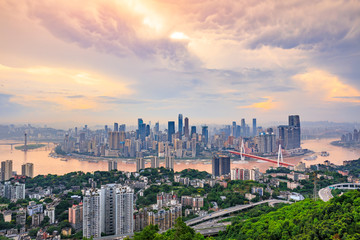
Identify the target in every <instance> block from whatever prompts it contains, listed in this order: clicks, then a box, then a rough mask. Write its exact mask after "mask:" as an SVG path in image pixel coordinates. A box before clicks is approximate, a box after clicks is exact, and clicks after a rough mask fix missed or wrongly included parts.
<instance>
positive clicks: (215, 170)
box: [211, 156, 220, 177]
mask: <svg viewBox="0 0 360 240" xmlns="http://www.w3.org/2000/svg"><path fill="white" fill-rule="evenodd" d="M219 162H220V159H219V158H218V157H217V156H213V158H212V162H211V165H212V175H213V176H214V177H217V176H220V169H219V167H220V166H219Z"/></svg>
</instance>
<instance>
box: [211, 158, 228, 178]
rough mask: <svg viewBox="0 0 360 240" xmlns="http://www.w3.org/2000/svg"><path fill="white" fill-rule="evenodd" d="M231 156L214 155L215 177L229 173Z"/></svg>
mask: <svg viewBox="0 0 360 240" xmlns="http://www.w3.org/2000/svg"><path fill="white" fill-rule="evenodd" d="M230 165H231V163H230V157H229V156H226V155H218V154H216V155H214V156H213V158H212V175H213V176H214V177H218V176H223V175H228V174H229V173H230Z"/></svg>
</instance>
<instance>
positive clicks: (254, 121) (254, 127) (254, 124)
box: [252, 118, 256, 137]
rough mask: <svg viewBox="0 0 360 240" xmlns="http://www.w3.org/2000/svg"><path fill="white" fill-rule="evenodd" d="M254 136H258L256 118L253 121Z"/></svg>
mask: <svg viewBox="0 0 360 240" xmlns="http://www.w3.org/2000/svg"><path fill="white" fill-rule="evenodd" d="M252 135H253V137H255V136H256V118H253V120H252Z"/></svg>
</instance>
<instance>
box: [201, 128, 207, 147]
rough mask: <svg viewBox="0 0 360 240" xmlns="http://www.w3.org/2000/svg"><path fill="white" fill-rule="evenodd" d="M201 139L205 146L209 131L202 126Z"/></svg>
mask: <svg viewBox="0 0 360 240" xmlns="http://www.w3.org/2000/svg"><path fill="white" fill-rule="evenodd" d="M201 134H202V139H203V142H204V143H205V145H207V144H208V142H209V130H208V126H202V133H201Z"/></svg>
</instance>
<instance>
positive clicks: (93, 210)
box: [83, 189, 105, 238]
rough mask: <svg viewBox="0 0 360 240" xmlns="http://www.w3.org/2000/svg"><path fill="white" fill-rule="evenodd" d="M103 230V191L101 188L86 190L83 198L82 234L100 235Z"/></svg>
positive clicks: (89, 235) (86, 235) (89, 236)
mask: <svg viewBox="0 0 360 240" xmlns="http://www.w3.org/2000/svg"><path fill="white" fill-rule="evenodd" d="M102 232H105V193H104V191H103V190H102V189H101V190H100V189H91V190H87V191H86V193H85V196H84V199H83V236H84V237H86V238H91V237H92V236H93V237H94V238H97V237H101V233H102Z"/></svg>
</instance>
